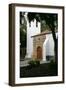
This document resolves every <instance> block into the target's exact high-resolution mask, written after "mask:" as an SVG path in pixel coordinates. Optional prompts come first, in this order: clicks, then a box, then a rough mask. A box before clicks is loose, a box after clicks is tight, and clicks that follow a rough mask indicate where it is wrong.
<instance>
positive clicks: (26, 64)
mask: <svg viewBox="0 0 66 90" xmlns="http://www.w3.org/2000/svg"><path fill="white" fill-rule="evenodd" d="M29 61H30V59H29V60H28V59H27V60H21V61H20V67H24V66H28V65H29V64H28V62H29ZM42 63H49V61H40V64H42Z"/></svg>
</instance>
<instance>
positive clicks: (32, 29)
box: [27, 19, 40, 58]
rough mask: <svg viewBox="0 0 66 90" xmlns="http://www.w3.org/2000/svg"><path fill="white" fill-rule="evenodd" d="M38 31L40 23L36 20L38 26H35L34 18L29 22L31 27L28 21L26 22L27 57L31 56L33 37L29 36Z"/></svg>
mask: <svg viewBox="0 0 66 90" xmlns="http://www.w3.org/2000/svg"><path fill="white" fill-rule="evenodd" d="M39 33H40V23H39V22H38V27H36V20H35V19H34V22H33V21H32V22H31V27H29V22H27V57H28V58H31V56H32V53H33V38H31V36H34V35H37V34H39Z"/></svg>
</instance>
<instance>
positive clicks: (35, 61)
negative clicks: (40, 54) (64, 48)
mask: <svg viewBox="0 0 66 90" xmlns="http://www.w3.org/2000/svg"><path fill="white" fill-rule="evenodd" d="M28 64H29V65H30V66H32V67H34V66H39V65H40V61H37V60H31V61H29V62H28Z"/></svg>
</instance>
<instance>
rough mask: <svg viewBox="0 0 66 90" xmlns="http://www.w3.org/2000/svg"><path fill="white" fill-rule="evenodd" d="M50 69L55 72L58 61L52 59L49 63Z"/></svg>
mask: <svg viewBox="0 0 66 90" xmlns="http://www.w3.org/2000/svg"><path fill="white" fill-rule="evenodd" d="M49 69H50V70H51V71H52V72H53V71H54V70H56V69H57V63H56V62H54V60H51V61H50V63H49Z"/></svg>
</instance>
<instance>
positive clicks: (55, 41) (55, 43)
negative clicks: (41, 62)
mask: <svg viewBox="0 0 66 90" xmlns="http://www.w3.org/2000/svg"><path fill="white" fill-rule="evenodd" d="M51 31H52V36H53V40H54V52H55V62H56V63H58V39H57V38H56V33H55V30H54V28H53V29H51Z"/></svg>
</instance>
